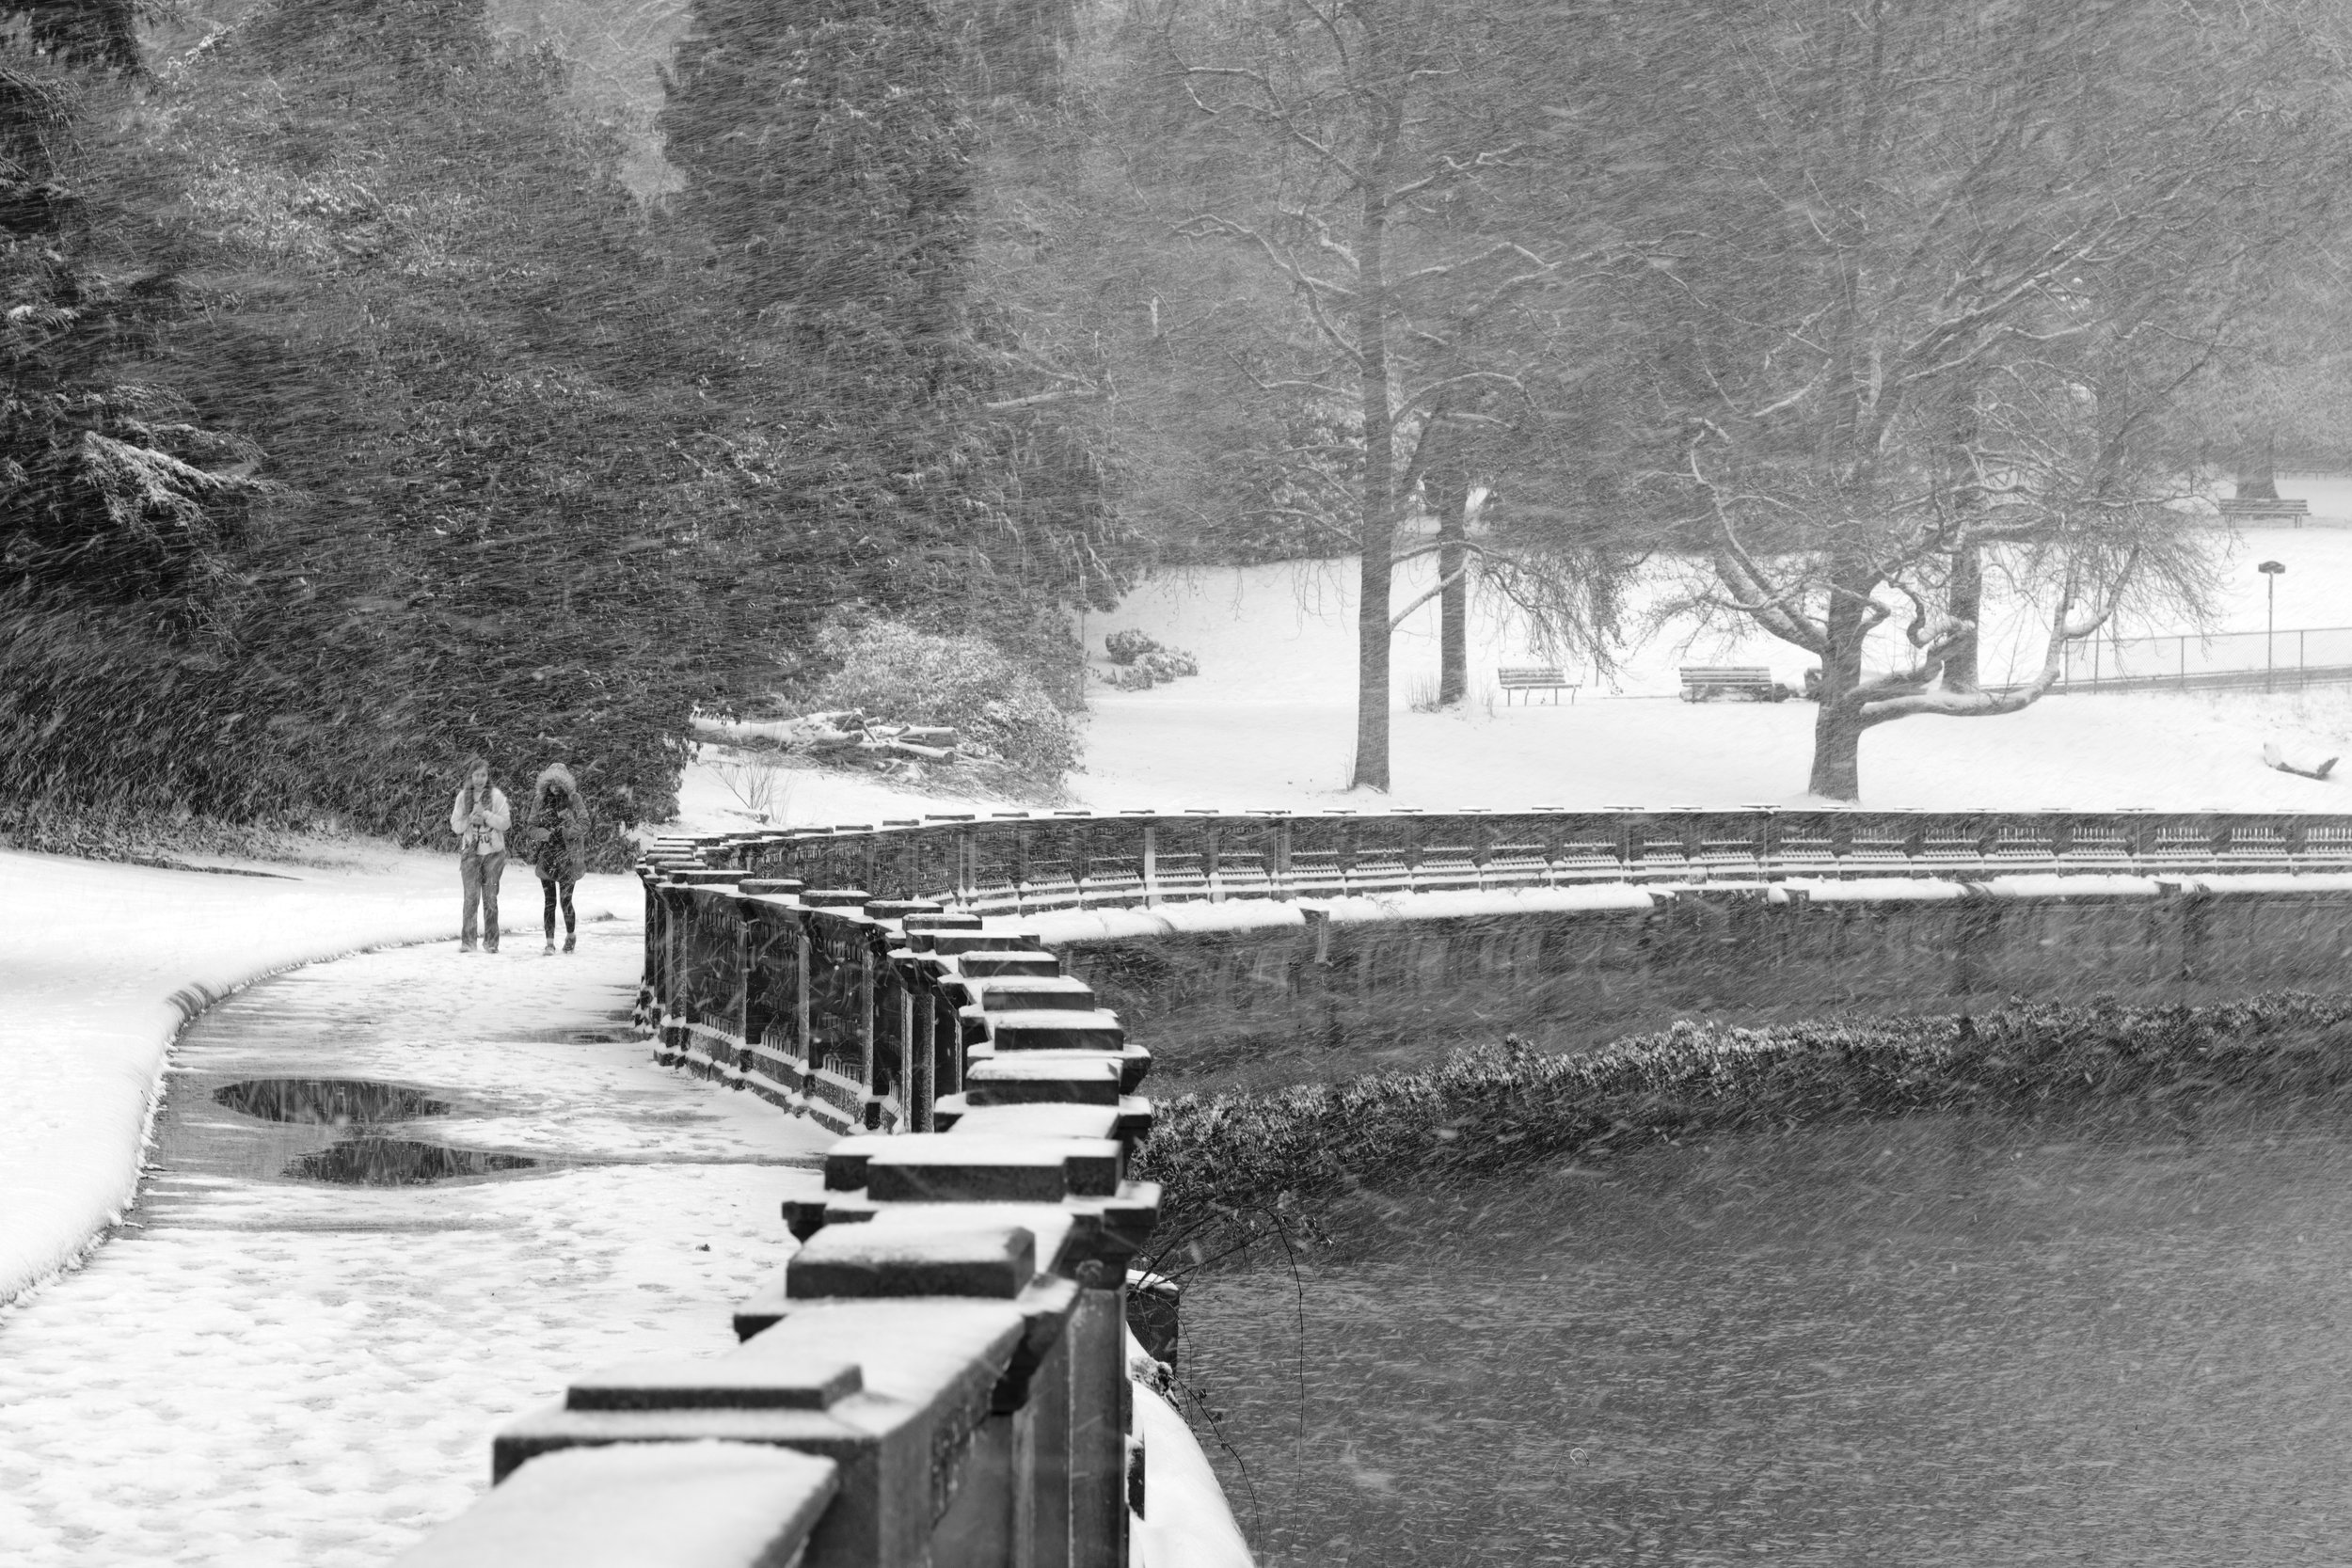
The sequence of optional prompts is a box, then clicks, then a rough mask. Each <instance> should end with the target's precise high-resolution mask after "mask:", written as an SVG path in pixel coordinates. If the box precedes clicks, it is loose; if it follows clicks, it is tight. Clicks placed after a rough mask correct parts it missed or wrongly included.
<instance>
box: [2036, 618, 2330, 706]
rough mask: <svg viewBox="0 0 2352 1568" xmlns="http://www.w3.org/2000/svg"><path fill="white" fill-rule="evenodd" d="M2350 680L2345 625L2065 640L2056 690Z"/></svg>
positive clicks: (2243, 685) (2196, 686) (2291, 684)
mask: <svg viewBox="0 0 2352 1568" xmlns="http://www.w3.org/2000/svg"><path fill="white" fill-rule="evenodd" d="M2265 681H2269V682H2272V683H2274V684H2276V685H2278V686H2280V687H2282V688H2285V687H2299V686H2309V685H2315V684H2323V683H2331V682H2347V681H2352V626H2282V627H2280V628H2279V629H2278V630H2276V631H2230V632H2216V633H2214V634H2212V635H2210V636H2200V635H2197V634H2195V633H2181V634H2176V635H2175V634H2168V635H2165V636H2152V637H2097V638H2092V639H2090V640H2089V641H2083V642H2076V643H2072V644H2069V645H2068V647H2067V649H2066V666H2065V671H2064V673H2063V674H2062V675H2061V677H2060V685H2059V689H2067V688H2075V689H2109V690H2127V689H2137V690H2164V689H2173V690H2186V689H2198V688H2201V687H2248V686H2260V685H2262V684H2264V683H2265Z"/></svg>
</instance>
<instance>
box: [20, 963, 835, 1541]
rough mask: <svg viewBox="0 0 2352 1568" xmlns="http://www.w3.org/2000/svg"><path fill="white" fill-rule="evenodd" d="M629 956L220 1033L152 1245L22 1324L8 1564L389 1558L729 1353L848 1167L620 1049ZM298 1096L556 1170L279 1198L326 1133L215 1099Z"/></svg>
mask: <svg viewBox="0 0 2352 1568" xmlns="http://www.w3.org/2000/svg"><path fill="white" fill-rule="evenodd" d="M640 941H641V931H640V927H638V926H637V925H636V924H635V923H634V922H626V921H607V922H597V923H593V924H589V925H585V926H583V927H582V929H581V943H580V948H581V950H580V953H579V954H578V955H577V956H575V957H572V958H563V957H555V958H543V957H541V956H540V955H539V953H538V951H537V946H538V944H537V943H536V942H529V943H526V942H522V941H521V940H519V939H510V941H509V942H508V944H507V948H506V951H505V952H504V953H503V954H501V955H499V956H496V957H483V956H468V957H461V956H460V955H458V953H457V952H456V949H455V946H454V944H453V943H446V942H444V943H435V944H433V945H430V946H422V947H412V948H405V949H401V950H397V951H392V952H385V953H375V954H368V955H363V956H361V957H358V958H348V959H343V960H341V961H338V962H334V963H330V964H323V965H319V966H316V967H314V968H310V969H307V970H301V971H297V972H295V973H294V974H289V975H286V976H282V977H280V978H278V979H276V980H271V981H268V982H266V983H264V984H262V985H260V986H257V987H255V988H253V989H252V990H249V991H247V992H246V993H244V994H243V995H241V996H238V997H236V998H233V999H232V1000H230V1001H229V1002H227V1003H225V1004H222V1005H221V1006H217V1007H215V1008H214V1009H213V1010H212V1011H211V1012H209V1013H207V1014H206V1015H205V1016H204V1017H203V1018H202V1019H201V1020H199V1022H198V1023H197V1024H196V1025H194V1026H193V1027H192V1028H191V1029H190V1030H189V1031H188V1033H187V1034H186V1035H185V1036H184V1037H183V1039H182V1041H181V1043H180V1045H179V1046H178V1047H177V1048H176V1049H175V1050H174V1052H173V1065H172V1069H171V1075H170V1080H169V1083H168V1085H167V1108H166V1112H165V1115H164V1117H163V1118H162V1120H161V1122H160V1123H159V1126H158V1136H157V1145H156V1154H155V1158H156V1161H157V1168H156V1169H154V1170H153V1171H151V1174H150V1179H149V1180H148V1183H147V1184H146V1186H145V1187H144V1188H143V1190H142V1196H141V1199H140V1202H139V1204H138V1206H137V1207H136V1208H135V1210H134V1211H133V1212H132V1213H131V1215H130V1216H129V1220H130V1222H131V1223H130V1224H128V1225H126V1226H125V1227H124V1229H123V1230H122V1231H121V1232H120V1233H119V1234H118V1235H117V1236H116V1238H115V1239H114V1240H112V1241H110V1242H109V1243H107V1244H106V1245H104V1246H103V1247H101V1248H100V1249H99V1250H98V1251H97V1252H96V1253H95V1254H94V1255H93V1256H92V1258H91V1259H90V1260H89V1262H88V1263H87V1266H86V1267H84V1268H82V1269H81V1270H79V1271H77V1272H75V1273H72V1274H69V1275H64V1276H62V1277H60V1278H58V1279H56V1280H55V1281H53V1282H52V1283H51V1284H49V1285H48V1286H46V1287H45V1288H42V1289H40V1290H39V1291H35V1292H33V1293H32V1294H31V1295H29V1296H27V1297H26V1298H24V1301H23V1302H22V1303H20V1305H19V1306H18V1307H16V1308H14V1309H13V1310H10V1311H8V1312H7V1313H5V1314H0V1562H7V1563H8V1564H10V1565H11V1568H68V1565H71V1568H103V1565H110V1564H117V1563H121V1564H131V1563H138V1564H151V1563H166V1562H168V1563H175V1564H210V1563H218V1564H223V1565H226V1564H230V1563H234V1564H237V1565H238V1568H265V1565H272V1564H281V1563H282V1564H288V1565H294V1564H300V1565H303V1568H330V1565H338V1564H359V1563H368V1564H375V1563H380V1562H382V1561H383V1560H385V1559H386V1558H388V1557H389V1556H390V1555H391V1554H392V1553H393V1552H395V1551H397V1550H398V1549H399V1548H400V1547H401V1546H402V1545H404V1544H405V1543H406V1542H408V1541H409V1540H411V1539H413V1538H414V1537H415V1536H416V1535H418V1534H419V1533H421V1531H422V1530H423V1529H424V1528H427V1527H429V1526H431V1525H432V1524H434V1523H436V1522H437V1521H439V1520H441V1519H444V1518H446V1517H448V1516H449V1515H450V1514H452V1513H455V1512H457V1511H458V1510H459V1509H461V1508H462V1507H464V1506H465V1504H466V1503H467V1502H468V1501H469V1499H470V1498H471V1497H473V1496H474V1495H475V1494H476V1493H478V1492H479V1491H480V1490H481V1489H482V1488H483V1487H484V1486H485V1484H486V1482H487V1480H488V1468H489V1440H490V1436H491V1433H493V1431H494V1430H495V1429H496V1428H497V1427H498V1426H500V1425H501V1423H503V1422H504V1421H505V1420H506V1419H508V1418H510V1417H512V1416H513V1415H514V1414H516V1412H518V1411H521V1410H523V1409H526V1408H528V1407H530V1406H532V1405H535V1404H538V1403H541V1402H546V1401H548V1400H550V1399H553V1398H556V1397H558V1396H559V1395H560V1394H561V1392H562V1389H563V1387H564V1385H565V1383H566V1382H567V1381H568V1380H569V1378H570V1376H571V1375H572V1374H575V1373H577V1372H580V1371H583V1370H594V1369H596V1368H598V1367H602V1366H607V1365H610V1364H612V1363H613V1362H616V1361H628V1360H634V1359H638V1358H642V1357H646V1356H667V1355H697V1354H710V1353H713V1352H716V1351H719V1350H721V1349H723V1348H724V1347H725V1346H726V1345H727V1344H729V1343H730V1342H731V1335H730V1333H729V1326H728V1311H729V1308H730V1307H732V1305H733V1304H734V1303H735V1302H736V1301H737V1300H739V1298H741V1297H742V1296H743V1295H745V1294H747V1293H748V1292H749V1291H751V1290H752V1289H753V1288H754V1286H755V1284H756V1283H757V1281H758V1279H759V1278H760V1277H761V1276H762V1275H765V1274H767V1273H769V1272H770V1271H772V1270H773V1269H774V1268H775V1267H777V1266H778V1265H779V1264H780V1263H781V1262H782V1260H783V1259H784V1258H785V1256H786V1255H787V1253H788V1252H789V1250H790V1248H791V1245H792V1243H791V1239H790V1237H789V1236H788V1235H787V1233H786V1231H785V1230H784V1227H783V1226H782V1223H781V1222H780V1221H779V1220H778V1218H777V1203H778V1200H779V1199H780V1198H781V1197H783V1196H786V1195H787V1193H790V1192H798V1191H805V1190H807V1189H809V1188H812V1187H814V1186H815V1185H816V1184H817V1181H818V1178H817V1175H816V1173H815V1171H814V1169H813V1168H812V1167H813V1165H814V1163H815V1155H816V1153H817V1151H818V1150H819V1149H821V1148H822V1147H823V1146H824V1145H825V1144H826V1143H827V1142H830V1139H829V1138H827V1137H824V1136H822V1135H820V1134H819V1133H818V1132H816V1131H815V1130H813V1129H811V1128H809V1127H808V1126H807V1124H805V1123H800V1122H794V1121H792V1120H790V1119H788V1118H787V1117H782V1116H780V1115H779V1114H778V1113H776V1112H775V1111H774V1110H773V1109H772V1108H771V1107H768V1106H766V1105H764V1104H761V1103H758V1102H755V1101H751V1100H750V1099H749V1097H746V1096H740V1095H735V1094H730V1093H728V1092H727V1091H725V1090H723V1089H720V1088H717V1087H715V1086H713V1085H708V1084H706V1083H703V1082H700V1081H697V1080H693V1079H689V1078H683V1077H679V1076H676V1075H674V1074H672V1073H669V1072H665V1071H663V1070H662V1069H659V1068H656V1067H655V1066H654V1065H653V1064H652V1062H651V1061H650V1059H649V1057H648V1055H647V1053H646V1051H645V1049H644V1046H643V1045H642V1043H640V1042H638V1041H636V1040H634V1039H633V1038H630V1037H628V1031H627V1028H626V1025H625V1023H623V1022H621V1020H622V1019H624V1018H625V1017H626V1010H627V1008H628V1005H629V1002H630V999H631V997H632V996H633V994H634V988H635V981H636V973H637V963H638V957H639V944H640ZM282 1077H299V1078H310V1077H335V1078H363V1079H373V1080H384V1081H391V1082H394V1083H398V1084H401V1085H408V1086H411V1087H414V1088H418V1089H422V1090H425V1091H428V1092H430V1093H433V1094H435V1095H436V1096H437V1098H438V1099H440V1100H441V1101H445V1102H447V1103H448V1104H449V1105H450V1107H451V1113H450V1114H449V1115H446V1116H441V1117H433V1118H430V1119H427V1120H421V1121H410V1122H406V1123H404V1124H402V1125H401V1126H399V1127H397V1128H394V1129H388V1130H387V1131H388V1132H390V1133H391V1135H394V1136H399V1137H405V1138H409V1139H413V1140H417V1141H420V1142H425V1143H430V1144H435V1145H443V1146H449V1147H456V1148H478V1149H499V1150H505V1151H512V1152H528V1153H531V1154H534V1155H537V1156H540V1157H542V1158H543V1159H544V1160H545V1161H546V1164H544V1165H543V1166H542V1167H541V1168H539V1169H534V1170H526V1171H518V1172H516V1173H514V1174H511V1175H501V1176H492V1177H487V1178H483V1179H478V1180H461V1181H457V1182H451V1183H443V1184H437V1185H430V1186H415V1187H406V1188H382V1187H359V1186H342V1187H337V1186H326V1185H316V1184H310V1183H305V1182H298V1181H292V1180H285V1179H284V1178H282V1177H281V1176H278V1175H277V1174H275V1173H276V1172H278V1170H280V1169H282V1167H283V1164H284V1162H285V1161H286V1160H287V1159H289V1158H291V1157H294V1156H295V1155H298V1154H299V1153H300V1152H302V1151H303V1150H306V1149H313V1148H324V1147H326V1146H328V1145H331V1144H332V1143H334V1141H335V1140H336V1138H337V1136H338V1134H337V1133H336V1132H335V1131H334V1130H333V1129H331V1128H302V1127H292V1126H285V1125H280V1124H274V1123H270V1122H264V1121H259V1120H255V1119H253V1118H249V1117H243V1116H240V1115H237V1114H236V1113H234V1112H233V1111H231V1110H229V1109H225V1108H223V1107H222V1106H221V1105H220V1104H219V1103H218V1102H217V1101H216V1100H215V1094H216V1092H217V1091H218V1090H219V1089H220V1088H221V1087H223V1086H225V1085H230V1084H232V1083H237V1082H243V1081H247V1080H255V1079H268V1078H282ZM567 1162H569V1163H567ZM706 1248H707V1250H705V1249H706Z"/></svg>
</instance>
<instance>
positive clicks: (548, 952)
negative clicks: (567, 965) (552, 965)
mask: <svg viewBox="0 0 2352 1568" xmlns="http://www.w3.org/2000/svg"><path fill="white" fill-rule="evenodd" d="M554 955H555V939H554V938H553V937H549V938H548V945H547V947H546V948H545V949H544V951H543V952H542V955H541V956H542V957H546V958H552V957H554Z"/></svg>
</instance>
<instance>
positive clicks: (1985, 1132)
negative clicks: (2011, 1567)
mask: <svg viewBox="0 0 2352 1568" xmlns="http://www.w3.org/2000/svg"><path fill="white" fill-rule="evenodd" d="M1183 1371H1184V1376H1185V1378H1186V1380H1187V1381H1188V1382H1189V1383H1191V1384H1193V1385H1194V1386H1196V1387H1202V1388H1205V1391H1206V1394H1207V1400H1206V1403H1207V1405H1208V1406H1210V1407H1214V1408H1216V1409H1218V1410H1220V1411H1223V1412H1225V1414H1224V1415H1223V1418H1222V1419H1221V1421H1220V1423H1219V1424H1220V1426H1221V1428H1222V1433H1223V1436H1224V1438H1225V1439H1226V1440H1227V1441H1228V1442H1230V1443H1231V1444H1232V1448H1233V1449H1234V1450H1235V1452H1236V1453H1237V1454H1238V1460H1236V1458H1235V1456H1234V1454H1229V1453H1225V1452H1222V1451H1219V1449H1218V1448H1217V1445H1216V1441H1215V1439H1213V1438H1210V1437H1208V1436H1207V1434H1206V1433H1205V1431H1204V1441H1205V1442H1207V1443H1208V1446H1209V1447H1210V1449H1211V1453H1212V1457H1213V1458H1214V1459H1215V1460H1216V1463H1217V1465H1218V1468H1219V1471H1220V1474H1221V1475H1222V1476H1223V1478H1224V1481H1225V1483H1226V1487H1227V1490H1228V1492H1229V1494H1230V1495H1231V1497H1232V1500H1233V1505H1234V1512H1235V1513H1236V1514H1237V1515H1238V1516H1239V1518H1240V1520H1241V1523H1242V1527H1243V1528H1244V1529H1245V1530H1248V1532H1249V1533H1250V1535H1251V1538H1252V1541H1253V1543H1254V1544H1256V1546H1257V1547H1258V1550H1259V1551H1260V1553H1261V1560H1262V1561H1263V1563H1264V1564H1266V1565H1267V1568H1278V1565H1289V1564H1300V1565H1303V1564H1310V1563H1312V1564H1319V1565H1329V1568H1341V1565H1345V1564H1367V1565H1369V1564H1384V1565H1385V1564H1423V1563H1426V1564H1449V1565H1451V1564H1461V1563H1472V1562H1476V1563H1512V1564H1517V1563H1634V1562H1640V1563H1692V1564H1699V1563H1728V1562H1756V1561H1784V1562H1809V1563H1865V1562H1870V1563H1890V1562H1896V1563H1954V1564H1959V1563H1968V1564H1985V1563H2026V1562H2033V1563H2042V1562H2065V1563H2103V1564H2104V1563H2115V1564H2122V1563H2168V1564H2169V1563H2192V1564H2204V1563H2214V1564H2219V1563H2233V1564H2234V1563H2264V1564H2275V1563H2304V1562H2310V1563H2322V1562H2325V1563H2339V1562H2347V1561H2352V1114H2344V1113H2340V1112H2312V1111H2304V1112H2300V1113H2297V1114H2296V1117H2294V1118H2293V1119H2292V1120H2291V1121H2289V1120H2285V1119H2282V1118H2281V1117H2279V1116H2259V1115H2241V1116H2236V1117H2233V1118H2231V1119H2230V1121H2229V1123H2228V1125H2222V1124H2220V1122H2218V1121H2217V1120H2209V1122H2208V1124H2207V1125H2203V1126H2196V1125H2188V1124H2184V1123H2182V1122H2179V1121H2177V1120H2172V1121H2156V1120H2153V1119H2151V1118H2148V1117H2116V1118H2110V1119H2107V1120H2104V1121H2098V1122H2074V1123H2069V1124H2067V1125H2064V1126H2052V1125H2021V1124H2017V1123H1999V1122H1993V1121H1986V1120H1963V1119H1946V1118H1923V1119H1919V1120H1915V1121H1910V1122H1903V1123H1895V1124H1882V1125H1879V1126H1875V1127H1855V1128H1844V1129H1825V1130H1821V1131H1817V1132H1796V1133H1790V1134H1786V1135H1776V1136H1774V1135H1765V1136H1753V1137H1749V1136H1742V1137H1730V1138H1725V1137H1716V1138H1714V1139H1712V1140H1711V1141H1710V1142H1709V1143H1708V1144H1706V1145H1704V1146H1693V1147H1680V1148H1669V1147H1661V1148H1654V1149H1650V1150H1647V1151H1645V1152H1643V1153H1640V1154H1637V1155H1633V1156H1630V1157H1628V1158H1626V1159H1623V1160H1620V1161H1617V1162H1614V1163H1613V1164H1612V1165H1611V1166H1610V1167H1609V1168H1607V1169H1605V1170H1604V1169H1596V1168H1591V1167H1579V1166H1577V1165H1575V1164H1559V1165H1555V1166H1552V1167H1549V1168H1547V1169H1544V1170H1541V1171H1540V1172H1536V1173H1533V1174H1531V1175H1529V1176H1528V1177H1526V1178H1524V1179H1522V1180H1519V1181H1518V1182H1517V1183H1514V1184H1512V1185H1511V1186H1509V1187H1495V1188H1487V1189H1482V1190H1466V1191H1449V1192H1441V1193H1418V1194H1415V1193H1405V1194H1391V1195H1387V1196H1385V1197H1384V1198H1381V1199H1375V1200H1367V1202H1366V1203H1365V1204H1364V1205H1363V1206H1362V1207H1361V1208H1360V1209H1359V1211H1357V1212H1355V1213H1354V1214H1353V1216H1352V1217H1351V1218H1350V1219H1348V1220H1347V1221H1345V1222H1344V1223H1343V1227H1342V1242H1341V1245H1340V1246H1339V1247H1338V1248H1337V1249H1335V1250H1334V1251H1332V1252H1330V1253H1327V1254H1324V1255H1322V1256H1321V1257H1320V1258H1319V1259H1316V1260H1313V1261H1309V1262H1304V1263H1302V1266H1301V1268H1300V1269H1299V1271H1298V1272H1297V1274H1296V1275H1294V1273H1293V1272H1292V1270H1291V1269H1290V1268H1288V1267H1287V1266H1271V1265H1258V1266H1253V1267H1251V1268H1249V1269H1248V1270H1245V1271H1241V1272H1238V1273H1227V1274H1222V1275H1216V1276H1214V1277H1209V1278H1201V1279H1197V1280H1196V1281H1195V1282H1194V1285H1193V1288H1192V1289H1191V1290H1190V1291H1188V1293H1187V1296H1186V1300H1185V1304H1184V1365H1183ZM1195 1424H1196V1426H1202V1425H1203V1423H1202V1421H1201V1420H1200V1417H1199V1415H1198V1412H1197V1410H1196V1412H1195ZM1245 1469H1246V1477H1245ZM1253 1495H1254V1502H1253Z"/></svg>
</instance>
